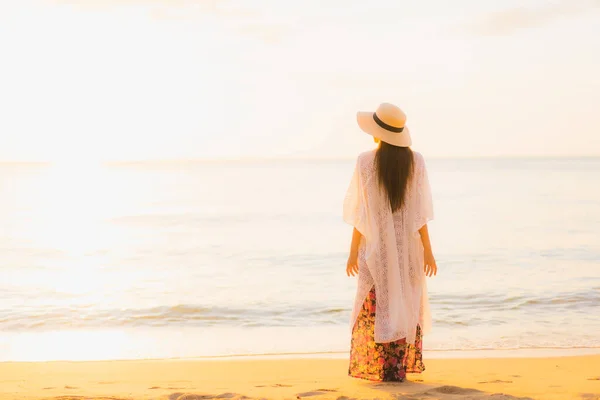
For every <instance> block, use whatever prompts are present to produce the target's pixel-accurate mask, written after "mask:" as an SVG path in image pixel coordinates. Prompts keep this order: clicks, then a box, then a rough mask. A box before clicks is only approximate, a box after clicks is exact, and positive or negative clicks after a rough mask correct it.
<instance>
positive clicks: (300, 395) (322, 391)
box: [296, 389, 337, 399]
mask: <svg viewBox="0 0 600 400" xmlns="http://www.w3.org/2000/svg"><path fill="white" fill-rule="evenodd" d="M335 392H337V390H336V389H317V390H313V391H311V392H304V393H298V394H297V395H296V399H301V398H303V397H311V396H320V395H322V394H326V393H335Z"/></svg>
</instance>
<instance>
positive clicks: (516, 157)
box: [0, 154, 600, 165]
mask: <svg viewBox="0 0 600 400" xmlns="http://www.w3.org/2000/svg"><path fill="white" fill-rule="evenodd" d="M356 157H357V156H347V157H336V156H333V157H298V156H292V157H289V156H281V157H217V158H156V159H151V158H148V159H131V160H126V159H125V160H106V161H92V162H85V161H84V162H79V161H73V162H71V161H69V160H65V161H56V160H55V161H48V160H37V161H35V160H0V165H55V164H72V165H82V164H83V165H85V164H90V163H92V164H101V165H128V164H194V163H198V164H199V163H235V162H276V161H279V162H281V161H317V162H319V161H321V162H322V161H352V160H355V159H356ZM596 158H600V154H598V155H591V154H590V155H556V154H553V155H486V156H477V155H471V156H428V157H427V159H428V160H532V159H534V160H580V159H596Z"/></svg>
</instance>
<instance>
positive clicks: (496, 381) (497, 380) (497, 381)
mask: <svg viewBox="0 0 600 400" xmlns="http://www.w3.org/2000/svg"><path fill="white" fill-rule="evenodd" d="M477 383H513V381H502V380H500V379H496V380H495V381H483V382H477Z"/></svg>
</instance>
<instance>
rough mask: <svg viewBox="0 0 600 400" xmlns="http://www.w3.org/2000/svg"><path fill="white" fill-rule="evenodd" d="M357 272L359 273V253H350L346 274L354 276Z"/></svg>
mask: <svg viewBox="0 0 600 400" xmlns="http://www.w3.org/2000/svg"><path fill="white" fill-rule="evenodd" d="M356 274H358V255H357V254H350V257H348V263H347V264H346V275H348V276H354V275H356Z"/></svg>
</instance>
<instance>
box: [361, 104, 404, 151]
mask: <svg viewBox="0 0 600 400" xmlns="http://www.w3.org/2000/svg"><path fill="white" fill-rule="evenodd" d="M356 119H357V121H358V126H359V127H360V129H362V130H363V131H365V132H366V133H368V134H369V135H371V136H373V137H376V138H377V139H379V140H381V141H382V142H386V143H388V144H391V145H393V146H398V147H409V146H410V145H411V144H412V140H411V138H410V131H409V130H408V127H407V126H406V114H404V112H402V110H401V109H400V108H398V107H396V106H395V105H393V104H389V103H382V104H381V105H380V106H379V107H378V108H377V111H375V112H372V111H370V112H369V111H367V112H359V113H357V114H356Z"/></svg>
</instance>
